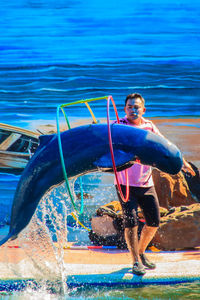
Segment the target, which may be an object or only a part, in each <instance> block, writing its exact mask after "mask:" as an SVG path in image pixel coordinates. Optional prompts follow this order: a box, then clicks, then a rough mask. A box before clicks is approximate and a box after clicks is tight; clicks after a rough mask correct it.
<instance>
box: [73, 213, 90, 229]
mask: <svg viewBox="0 0 200 300" xmlns="http://www.w3.org/2000/svg"><path fill="white" fill-rule="evenodd" d="M71 215H72V217H73V218H74V220H75V221H76V222H77V223H78V224H79V225H80V226H81V227H83V228H84V229H86V230H87V231H90V229H89V228H87V227H86V226H85V225H83V223H81V222H80V221H79V220H78V218H77V216H75V214H74V213H73V212H72V213H71Z"/></svg>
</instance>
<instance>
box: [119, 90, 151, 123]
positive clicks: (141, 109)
mask: <svg viewBox="0 0 200 300" xmlns="http://www.w3.org/2000/svg"><path fill="white" fill-rule="evenodd" d="M124 110H125V112H126V115H127V119H128V120H129V122H131V123H133V124H135V125H140V123H141V119H142V115H143V114H144V113H145V111H146V108H145V100H144V98H143V97H142V96H141V95H140V94H137V93H134V94H129V95H128V96H127V97H126V100H125V107H124Z"/></svg>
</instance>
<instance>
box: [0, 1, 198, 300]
mask: <svg viewBox="0 0 200 300" xmlns="http://www.w3.org/2000/svg"><path fill="white" fill-rule="evenodd" d="M0 7H1V10H0V17H1V29H0V31H1V34H0V112H1V122H2V123H7V124H10V125H15V126H20V127H23V128H26V129H34V130H35V129H36V128H38V127H39V126H40V125H41V124H55V122H56V107H57V106H58V105H60V104H63V103H69V102H71V101H76V100H80V99H88V98H93V97H100V96H105V95H112V96H113V98H114V100H115V102H116V105H117V108H118V112H119V115H120V116H123V115H124V111H123V107H124V99H125V97H126V95H127V94H129V93H132V92H139V93H141V94H142V95H143V96H144V98H145V100H146V107H147V112H146V117H147V118H148V117H150V118H151V117H159V118H166V119H169V118H175V119H176V118H190V119H193V118H194V119H198V118H199V117H200V71H199V70H200V31H199V28H200V13H199V12H200V2H199V1H198V0H193V1H192V2H191V1H190V2H189V1H187V0H177V1H172V0H163V1H158V0H151V1H150V0H138V1H133V0H124V1H122V0H110V1H105V0H101V1H100V0H86V1H83V0H73V1H72V0H68V1H66V0H56V1H55V0H18V1H14V0H10V1H3V0H0ZM92 108H93V110H94V113H95V116H96V117H97V118H105V117H106V103H105V102H104V101H98V102H95V103H93V104H92ZM67 115H68V116H69V118H71V119H72V120H74V119H77V120H79V119H84V118H87V117H88V116H89V113H88V111H87V109H86V108H84V106H83V105H77V106H76V107H69V108H68V109H67ZM114 117H115V116H114V112H113V110H112V109H111V118H114ZM18 180H19V176H16V175H9V174H0V205H1V208H0V220H1V221H2V220H3V221H4V224H5V222H6V221H7V219H8V218H9V217H8V214H7V215H5V212H9V208H10V205H11V203H12V199H13V195H14V191H15V188H16V185H17V182H18ZM110 182H111V181H110V179H109V183H110ZM103 185H104V188H105V189H106V183H105V181H103ZM108 186H109V188H111V187H110V185H109V184H108ZM91 189H93V188H91ZM105 199H106V196H105ZM91 201H93V200H91ZM94 201H95V200H94ZM91 207H93V208H94V207H95V203H94V202H93V203H92V205H91ZM187 288H190V287H188V286H187ZM185 290H186V289H185ZM137 291H138V290H137ZM195 291H196V289H193V287H192V286H191V293H193V296H192V297H193V298H189V297H190V296H188V294H187V293H185V298H187V299H195V297H196V299H197V294H194V293H195ZM112 292H113V294H109V298H110V297H111V296H112V295H113V296H114V295H116V297H117V298H129V294H127V293H126V292H125V291H124V290H116V291H112ZM133 292H134V291H132V293H133ZM153 292H155V290H152V293H153ZM149 293H150V292H149ZM106 295H107V294H105V295H104V297H107V296H106ZM195 295H196V296H195ZM198 296H199V294H198ZM0 297H1V296H0ZM12 297H14V296H11V298H10V299H14V298H12ZM130 297H133V296H130ZM145 297H147V296H145ZM155 297H157V299H162V298H161V297H162V292H160V294H159V295H158V294H156V295H155ZM173 297H174V298H173ZM170 298H173V299H178V298H175V296H170V294H168V295H165V299H170ZM183 298H184V293H183V294H181V299H183ZM135 299H143V298H142V294H141V297H140V295H139V294H138V296H135ZM152 299H153V298H152ZM163 299H164V298H163Z"/></svg>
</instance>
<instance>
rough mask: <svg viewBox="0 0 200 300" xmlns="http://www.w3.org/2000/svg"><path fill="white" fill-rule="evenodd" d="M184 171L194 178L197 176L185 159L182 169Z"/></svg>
mask: <svg viewBox="0 0 200 300" xmlns="http://www.w3.org/2000/svg"><path fill="white" fill-rule="evenodd" d="M182 170H183V171H184V172H188V173H190V174H191V175H192V176H195V175H196V174H195V172H194V170H193V168H192V167H191V165H190V164H189V163H188V162H187V161H186V160H185V159H184V158H183V167H182Z"/></svg>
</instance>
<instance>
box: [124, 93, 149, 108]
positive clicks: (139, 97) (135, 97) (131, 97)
mask: <svg viewBox="0 0 200 300" xmlns="http://www.w3.org/2000/svg"><path fill="white" fill-rule="evenodd" d="M137 98H138V99H140V100H141V102H142V103H143V106H144V107H145V100H144V98H143V97H142V96H141V95H140V94H139V93H133V94H129V95H128V96H127V97H126V99H125V106H126V103H127V101H128V100H129V99H137Z"/></svg>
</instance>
